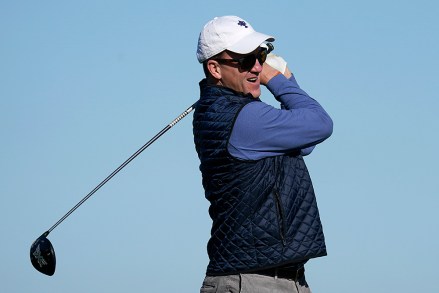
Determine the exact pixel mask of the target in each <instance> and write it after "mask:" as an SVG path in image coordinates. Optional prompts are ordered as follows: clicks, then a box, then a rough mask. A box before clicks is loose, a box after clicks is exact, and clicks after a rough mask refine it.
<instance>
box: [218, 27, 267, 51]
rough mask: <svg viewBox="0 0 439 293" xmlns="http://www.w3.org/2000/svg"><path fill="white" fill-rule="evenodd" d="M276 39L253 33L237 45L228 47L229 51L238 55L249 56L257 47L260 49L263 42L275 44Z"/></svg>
mask: <svg viewBox="0 0 439 293" xmlns="http://www.w3.org/2000/svg"><path fill="white" fill-rule="evenodd" d="M273 41H274V37H272V36H269V35H266V34H262V33H258V32H253V33H251V34H249V35H248V36H246V37H245V38H242V39H241V40H239V42H237V43H236V44H233V45H232V46H230V47H228V48H227V50H229V51H231V52H234V53H238V54H248V53H250V52H253V51H254V50H255V49H256V48H257V47H259V46H260V45H261V44H262V43H263V42H273Z"/></svg>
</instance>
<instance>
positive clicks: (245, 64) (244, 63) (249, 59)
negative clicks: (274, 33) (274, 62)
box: [240, 49, 267, 70]
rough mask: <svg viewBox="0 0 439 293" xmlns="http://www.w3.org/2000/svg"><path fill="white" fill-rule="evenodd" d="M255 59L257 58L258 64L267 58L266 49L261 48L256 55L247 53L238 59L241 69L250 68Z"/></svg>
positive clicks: (253, 64)
mask: <svg viewBox="0 0 439 293" xmlns="http://www.w3.org/2000/svg"><path fill="white" fill-rule="evenodd" d="M256 59H258V61H259V64H261V65H262V64H264V62H265V60H267V50H265V49H264V50H261V51H259V52H258V53H257V54H256V55H253V54H252V55H247V56H245V57H244V58H242V59H241V60H240V66H241V69H242V70H250V69H252V68H253V66H255V63H256Z"/></svg>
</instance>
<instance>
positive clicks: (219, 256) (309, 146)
mask: <svg viewBox="0 0 439 293" xmlns="http://www.w3.org/2000/svg"><path fill="white" fill-rule="evenodd" d="M273 41H274V38H273V37H272V36H268V35H265V34H262V33H259V32H256V31H255V30H254V29H253V28H252V26H251V25H250V24H249V23H248V22H247V21H245V20H243V19H242V18H239V17H237V16H223V17H216V18H214V19H213V20H211V21H209V22H208V23H207V24H206V25H205V26H204V28H203V30H202V31H201V33H200V36H199V39H198V49H197V58H198V61H199V62H200V63H202V64H203V69H204V72H205V75H206V78H205V79H203V80H202V81H201V82H200V90H201V94H200V100H199V101H198V103H197V106H196V108H195V113H194V120H193V128H194V141H195V147H196V150H197V153H198V156H199V159H200V161H201V164H200V170H201V173H202V178H203V187H204V189H205V196H206V198H207V199H208V200H209V201H210V203H211V206H210V208H209V214H210V216H211V218H212V221H213V224H212V230H211V238H210V240H209V243H208V255H209V260H210V261H209V265H208V267H207V272H206V277H205V279H204V282H203V286H202V288H201V292H251V293H255V292H270V293H272V292H310V289H309V287H308V285H307V283H306V280H305V274H304V271H305V270H304V264H305V263H306V262H307V260H308V259H310V258H314V257H319V256H324V255H326V246H325V241H324V235H323V230H322V226H321V223H320V218H319V213H318V209H317V204H316V198H315V196H314V191H313V187H312V183H311V179H310V177H309V174H308V171H307V168H306V166H305V163H304V160H303V157H302V156H304V155H308V154H309V153H311V151H312V150H313V148H314V146H315V145H316V144H318V143H321V142H322V141H324V140H325V139H326V138H328V137H329V136H330V135H331V134H332V120H331V118H330V117H329V116H328V114H327V113H326V112H325V111H324V110H323V108H322V107H321V106H320V105H319V103H317V102H316V101H315V100H313V99H312V98H310V97H309V96H308V95H307V94H306V93H305V92H304V91H303V90H301V89H300V88H299V86H298V85H297V82H296V80H295V78H294V76H293V75H292V74H291V72H290V70H289V69H288V67H286V62H285V61H284V60H283V59H282V58H281V57H278V56H272V54H270V58H271V61H270V64H271V65H273V66H270V65H269V64H266V63H264V62H265V61H266V59H267V54H268V53H269V51H270V50H271V49H272V48H273V47H272V45H271V44H270V43H267V42H273ZM270 58H269V59H270ZM261 84H262V85H264V86H266V87H267V88H268V90H269V91H270V92H271V93H272V94H273V96H274V98H275V99H276V100H277V101H279V102H280V105H281V108H280V109H277V108H275V107H272V106H270V105H268V104H266V103H264V102H262V101H261V100H260V99H259V96H260V94H261V88H260V85H261Z"/></svg>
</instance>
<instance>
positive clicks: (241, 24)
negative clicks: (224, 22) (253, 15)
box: [238, 20, 248, 28]
mask: <svg viewBox="0 0 439 293" xmlns="http://www.w3.org/2000/svg"><path fill="white" fill-rule="evenodd" d="M238 25H240V26H243V27H245V28H248V26H247V24H246V23H245V21H243V20H240V21H238Z"/></svg>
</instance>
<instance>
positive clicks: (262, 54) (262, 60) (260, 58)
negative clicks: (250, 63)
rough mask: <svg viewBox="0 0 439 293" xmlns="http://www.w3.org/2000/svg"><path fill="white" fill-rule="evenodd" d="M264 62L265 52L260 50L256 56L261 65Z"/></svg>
mask: <svg viewBox="0 0 439 293" xmlns="http://www.w3.org/2000/svg"><path fill="white" fill-rule="evenodd" d="M265 60H267V50H262V51H261V52H259V54H258V61H259V63H260V64H261V65H262V64H264V62H265Z"/></svg>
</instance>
